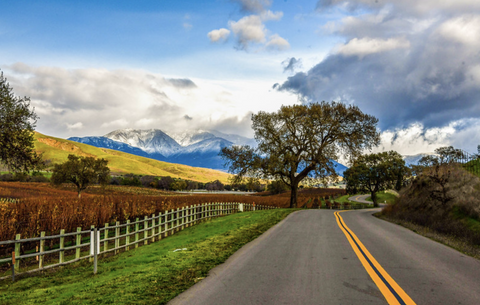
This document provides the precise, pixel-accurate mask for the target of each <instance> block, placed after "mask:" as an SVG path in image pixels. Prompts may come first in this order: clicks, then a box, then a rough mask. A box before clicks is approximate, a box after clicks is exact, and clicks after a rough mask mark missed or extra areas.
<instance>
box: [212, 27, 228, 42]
mask: <svg viewBox="0 0 480 305" xmlns="http://www.w3.org/2000/svg"><path fill="white" fill-rule="evenodd" d="M207 36H208V38H209V39H210V41H211V42H219V41H225V40H227V38H228V36H230V30H228V29H225V28H221V29H218V30H213V31H211V32H209V33H208V34H207Z"/></svg>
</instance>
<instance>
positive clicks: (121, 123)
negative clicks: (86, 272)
mask: <svg viewBox="0 0 480 305" xmlns="http://www.w3.org/2000/svg"><path fill="white" fill-rule="evenodd" d="M100 127H102V128H111V129H119V128H126V127H128V121H127V120H126V119H123V118H122V119H118V120H114V121H111V122H105V123H102V125H100Z"/></svg>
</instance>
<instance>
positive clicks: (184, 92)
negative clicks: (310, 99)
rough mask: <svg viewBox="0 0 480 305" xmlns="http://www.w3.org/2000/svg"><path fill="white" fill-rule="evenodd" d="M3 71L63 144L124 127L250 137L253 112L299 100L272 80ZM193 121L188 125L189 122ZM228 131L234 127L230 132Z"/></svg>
mask: <svg viewBox="0 0 480 305" xmlns="http://www.w3.org/2000/svg"><path fill="white" fill-rule="evenodd" d="M2 70H3V71H4V72H5V75H6V76H7V77H8V79H9V82H10V84H11V86H12V88H14V92H15V94H16V95H19V96H28V97H30V98H31V103H32V106H34V107H35V112H36V113H37V114H39V116H40V119H39V120H38V122H37V131H39V132H41V133H45V134H47V135H52V136H58V137H70V136H101V135H104V134H106V133H108V132H111V131H112V130H115V129H118V128H160V129H174V130H182V129H195V128H213V129H215V128H216V126H219V129H225V130H230V131H231V132H233V131H236V132H237V133H239V134H242V135H249V136H251V135H252V134H251V129H250V128H249V124H248V121H249V119H250V116H249V113H251V112H258V111H260V110H265V111H275V110H277V109H278V108H279V107H280V105H282V104H286V105H287V104H291V103H294V102H296V98H295V97H293V96H289V95H286V94H282V93H279V92H276V91H272V90H271V81H262V80H259V79H252V78H250V79H248V80H243V79H235V80H231V81H212V80H204V79H194V80H191V79H186V78H171V77H165V76H162V75H159V74H156V73H150V72H148V71H143V70H105V69H62V68H53V67H32V66H28V65H25V64H17V65H11V66H4V67H3V68H2ZM186 114H188V115H189V116H192V117H194V119H193V120H187V119H185V115H186ZM227 125H228V126H227Z"/></svg>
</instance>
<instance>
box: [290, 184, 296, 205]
mask: <svg viewBox="0 0 480 305" xmlns="http://www.w3.org/2000/svg"><path fill="white" fill-rule="evenodd" d="M291 189H292V192H291V195H290V208H296V207H297V191H298V183H292V187H291Z"/></svg>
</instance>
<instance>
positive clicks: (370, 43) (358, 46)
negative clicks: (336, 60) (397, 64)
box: [337, 37, 410, 58]
mask: <svg viewBox="0 0 480 305" xmlns="http://www.w3.org/2000/svg"><path fill="white" fill-rule="evenodd" d="M408 48H410V42H409V41H408V40H407V39H406V38H404V37H397V38H389V39H386V40H385V39H378V38H368V37H367V38H361V39H358V38H354V39H352V40H350V41H349V42H348V43H347V44H345V45H342V46H340V47H338V50H337V52H338V53H339V54H342V55H345V56H358V57H360V58H362V57H364V56H366V55H369V54H375V53H380V52H386V51H391V50H395V49H408Z"/></svg>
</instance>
